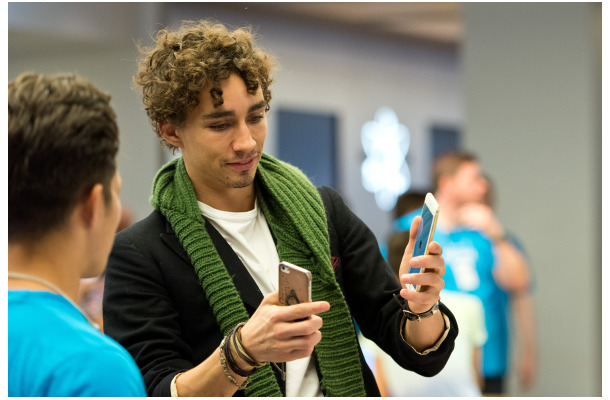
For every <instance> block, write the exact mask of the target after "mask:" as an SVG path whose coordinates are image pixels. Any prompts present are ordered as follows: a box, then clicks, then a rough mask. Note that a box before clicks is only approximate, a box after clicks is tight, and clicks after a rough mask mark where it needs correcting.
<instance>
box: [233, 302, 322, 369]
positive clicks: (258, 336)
mask: <svg viewBox="0 0 610 400" xmlns="http://www.w3.org/2000/svg"><path fill="white" fill-rule="evenodd" d="M329 309H330V304H329V303H328V302H326V301H315V302H311V303H301V304H294V305H290V306H280V305H279V299H278V292H277V291H276V292H273V293H271V294H268V295H267V296H265V298H264V299H263V301H262V302H261V304H260V306H259V307H258V309H257V310H256V311H255V312H254V314H253V315H252V317H251V318H250V320H249V321H248V322H247V323H246V324H245V325H244V327H243V328H242V329H241V342H242V345H243V346H244V348H245V349H246V351H247V352H248V353H249V354H250V355H251V356H252V357H253V358H254V359H255V360H256V361H259V362H265V361H271V362H286V361H293V360H298V359H300V358H305V357H308V356H309V355H311V353H312V352H313V348H314V346H315V345H316V344H318V342H319V341H320V339H321V338H322V334H321V333H320V328H321V327H322V318H321V317H319V316H317V315H316V314H320V313H323V312H325V311H328V310H329ZM309 317H311V318H309ZM304 318H305V319H304Z"/></svg>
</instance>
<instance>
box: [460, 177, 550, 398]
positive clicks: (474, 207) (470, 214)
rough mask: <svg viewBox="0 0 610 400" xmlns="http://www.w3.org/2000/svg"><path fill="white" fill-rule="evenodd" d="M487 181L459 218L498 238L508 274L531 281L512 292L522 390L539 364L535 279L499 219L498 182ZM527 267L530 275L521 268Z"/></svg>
mask: <svg viewBox="0 0 610 400" xmlns="http://www.w3.org/2000/svg"><path fill="white" fill-rule="evenodd" d="M483 178H484V179H485V181H486V191H485V194H484V196H483V199H482V201H476V202H471V203H468V204H466V205H464V206H463V207H462V208H461V209H460V217H459V218H460V220H461V221H462V223H463V224H464V225H466V226H469V227H471V228H473V229H476V230H479V231H481V232H485V234H486V235H487V236H488V237H491V238H495V240H494V245H495V249H496V252H498V253H499V254H500V257H502V259H503V262H505V263H507V264H510V265H513V269H512V270H511V269H508V268H507V269H506V271H507V273H515V274H517V276H521V279H527V281H528V283H525V282H524V283H523V284H522V285H519V286H520V287H522V289H521V290H513V291H512V292H511V293H510V308H511V311H512V316H513V321H514V324H515V334H516V339H517V343H518V353H517V360H516V368H517V375H518V381H519V384H520V386H521V388H522V389H525V390H527V389H530V388H531V387H532V385H533V384H534V382H535V381H536V375H537V365H538V359H537V357H538V341H537V337H536V335H537V330H536V319H535V307H534V301H533V297H532V291H533V289H534V278H533V274H532V271H531V269H530V268H529V263H528V260H527V256H526V252H525V248H524V246H523V244H522V243H521V242H520V241H519V239H518V238H517V237H516V236H515V235H514V234H513V233H512V232H510V230H507V229H506V228H505V226H504V225H503V224H502V223H501V222H500V221H499V220H498V218H497V217H496V215H495V212H494V209H495V206H496V191H495V185H494V184H493V182H492V180H491V178H490V177H489V176H488V175H486V174H483ZM524 268H527V269H528V271H529V274H527V275H526V274H521V273H520V272H519V271H521V270H522V269H524Z"/></svg>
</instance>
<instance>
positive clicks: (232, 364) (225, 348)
mask: <svg viewBox="0 0 610 400" xmlns="http://www.w3.org/2000/svg"><path fill="white" fill-rule="evenodd" d="M244 325H245V323H243V322H242V323H240V324H237V325H236V326H235V328H233V330H232V331H231V333H229V334H228V335H227V336H225V337H224V338H223V339H222V342H220V365H221V366H222V369H223V370H224V372H225V375H227V378H228V379H229V382H231V383H232V384H234V385H235V386H237V387H238V388H239V389H244V388H245V387H246V386H247V385H248V383H249V382H250V375H252V374H253V373H254V371H256V369H257V368H260V367H262V366H263V365H265V363H264V362H258V361H256V360H255V359H254V358H253V357H252V356H251V355H250V354H249V353H248V352H247V351H246V349H245V348H244V346H243V345H242V344H241V332H240V329H241V328H242V327H243V326H244ZM232 350H235V353H236V354H237V355H238V356H239V358H241V359H242V360H244V361H245V362H246V363H247V364H248V365H250V366H251V367H254V368H253V369H252V370H250V371H244V370H243V369H242V368H240V367H239V365H238V364H237V361H236V360H235V358H234V357H233V351H232ZM227 366H228V367H229V368H230V369H231V370H232V371H233V372H235V373H236V374H237V375H239V376H241V377H245V378H247V379H246V380H245V381H244V382H243V383H242V384H241V385H240V384H238V383H237V381H236V380H235V378H233V376H231V374H230V373H229V371H228V369H227Z"/></svg>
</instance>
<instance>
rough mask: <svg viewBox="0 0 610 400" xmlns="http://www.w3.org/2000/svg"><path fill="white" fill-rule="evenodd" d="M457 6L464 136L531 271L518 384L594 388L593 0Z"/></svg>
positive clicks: (546, 389) (591, 392)
mask: <svg viewBox="0 0 610 400" xmlns="http://www.w3.org/2000/svg"><path fill="white" fill-rule="evenodd" d="M464 18H465V23H466V37H465V40H464V49H463V54H462V59H463V74H464V82H465V83H464V92H465V94H464V96H465V108H466V119H465V120H466V129H465V133H466V136H465V142H466V143H465V144H466V147H468V148H470V149H473V150H474V151H475V152H476V153H477V154H478V155H479V156H480V159H481V163H482V165H483V167H484V169H485V170H487V171H489V172H490V174H491V175H492V177H493V178H494V179H495V181H496V185H497V192H498V195H499V199H498V201H499V204H498V211H499V214H500V217H501V219H502V220H504V221H505V222H506V224H507V226H508V228H509V229H511V230H512V231H514V232H515V233H516V234H517V236H519V237H520V239H521V240H522V241H523V242H524V244H525V246H526V248H527V250H528V255H529V258H530V260H531V265H532V268H533V270H534V273H535V278H536V289H535V300H536V305H537V312H538V329H539V335H538V337H539V343H540V352H539V360H540V365H539V381H538V383H537V385H536V387H535V388H534V389H533V390H532V391H530V392H529V393H525V394H527V395H532V396H548V395H555V396H601V345H602V343H601V315H602V314H601V311H602V309H601V241H600V233H601V222H600V221H601V220H600V216H601V139H602V136H601V3H597V4H595V3H537V4H532V3H506V4H485V3H467V4H466V6H465V10H464ZM513 378H514V377H513ZM512 392H513V393H515V394H517V393H518V394H524V393H521V392H519V391H517V390H516V388H515V382H514V379H513V382H512Z"/></svg>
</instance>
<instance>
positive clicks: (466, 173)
mask: <svg viewBox="0 0 610 400" xmlns="http://www.w3.org/2000/svg"><path fill="white" fill-rule="evenodd" d="M452 187H453V194H454V196H455V199H456V200H457V201H458V202H459V203H468V202H481V201H483V197H484V195H485V192H486V191H487V182H486V181H485V178H484V177H483V175H482V174H481V167H480V166H479V164H478V163H476V162H474V161H467V162H464V163H462V164H461V165H460V167H459V168H458V170H457V171H456V173H455V175H454V176H453V179H452Z"/></svg>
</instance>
